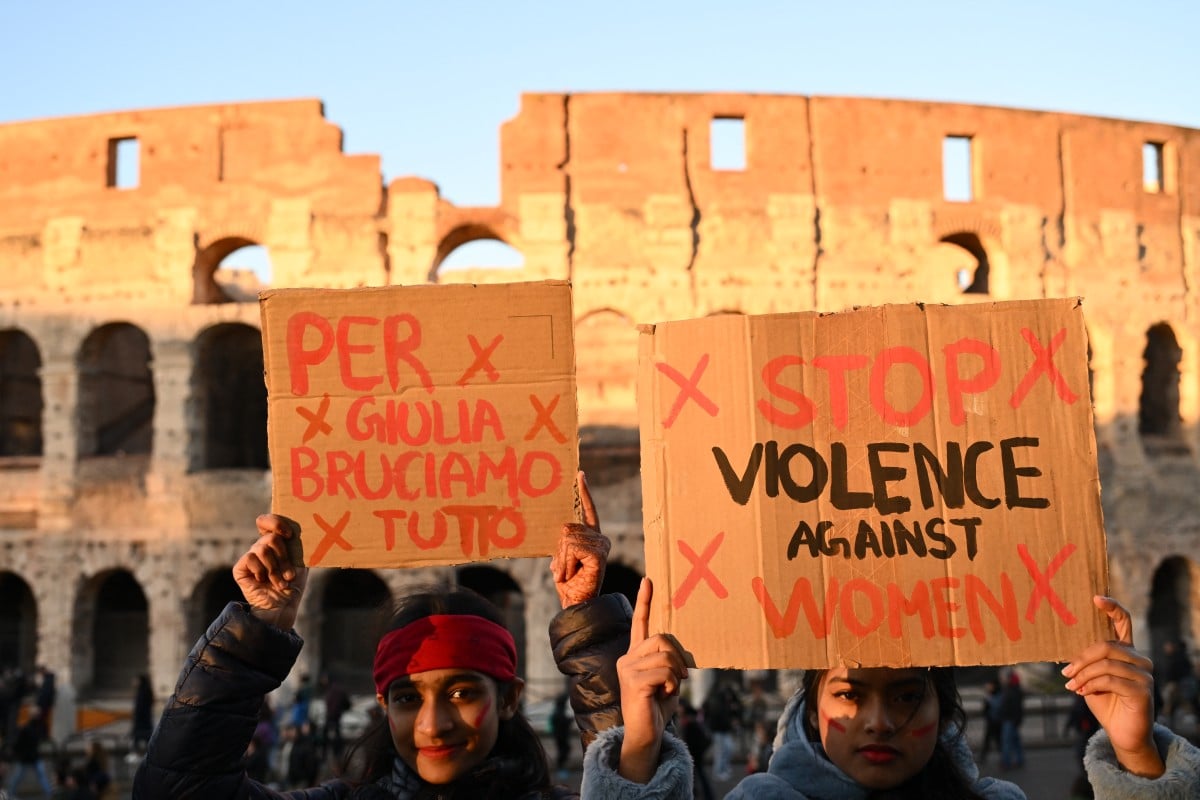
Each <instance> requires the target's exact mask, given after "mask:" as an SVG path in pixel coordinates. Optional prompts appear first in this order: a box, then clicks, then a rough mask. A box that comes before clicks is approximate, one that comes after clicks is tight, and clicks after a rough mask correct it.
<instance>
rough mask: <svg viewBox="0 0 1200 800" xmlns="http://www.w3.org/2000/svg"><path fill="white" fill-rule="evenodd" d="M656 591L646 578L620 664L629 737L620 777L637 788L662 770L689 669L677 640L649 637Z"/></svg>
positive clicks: (621, 763) (626, 742) (626, 736)
mask: <svg viewBox="0 0 1200 800" xmlns="http://www.w3.org/2000/svg"><path fill="white" fill-rule="evenodd" d="M653 596H654V587H653V586H652V585H651V583H650V579H649V578H642V585H641V586H640V587H638V596H637V604H636V605H635V606H634V609H633V625H632V627H631V628H630V630H629V651H628V652H627V653H625V655H623V656H621V657H620V658H618V659H617V677H618V679H619V680H620V683H621V716H622V717H623V718H624V720H625V738H624V739H623V740H622V742H621V762H620V764H619V765H618V766H617V772H618V773H620V775H621V776H622V777H624V778H626V779H627V780H631V781H634V782H635V783H649V782H650V779H651V778H652V777H654V773H655V771H656V770H657V769H658V760H659V755H660V753H661V751H662V735H663V730H664V729H665V728H666V727H667V722H669V721H670V719H671V717H673V716H674V715H675V711H676V710H677V709H678V707H679V687H680V685H681V683H682V681H683V680H684V679H685V678H687V675H688V670H687V666H686V664H685V663H684V657H683V652H682V651H681V650H680V649H679V646H678V645H677V644H676V643H675V641H674V640H673V639H671V638H669V637H667V636H664V635H663V634H661V633H658V634H655V635H654V636H651V635H650V601H651V599H652V598H653Z"/></svg>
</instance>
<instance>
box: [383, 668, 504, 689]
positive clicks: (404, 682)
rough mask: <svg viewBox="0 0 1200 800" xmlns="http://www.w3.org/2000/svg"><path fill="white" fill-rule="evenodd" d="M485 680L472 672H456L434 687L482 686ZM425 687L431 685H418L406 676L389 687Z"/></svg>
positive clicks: (441, 679)
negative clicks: (449, 685)
mask: <svg viewBox="0 0 1200 800" xmlns="http://www.w3.org/2000/svg"><path fill="white" fill-rule="evenodd" d="M483 680H484V679H483V678H482V677H480V676H479V675H476V674H474V673H471V672H455V673H452V674H450V675H447V676H446V677H444V678H439V679H438V680H437V681H435V682H433V684H432V685H434V686H445V685H447V684H450V683H472V684H481V683H483ZM425 685H429V683H428V682H426V681H422V682H420V683H418V682H417V681H414V680H413V679H412V677H411V676H409V675H405V676H404V677H403V678H397V679H396V680H395V681H393V682H392V685H391V687H389V688H392V689H407V688H409V687H413V686H425Z"/></svg>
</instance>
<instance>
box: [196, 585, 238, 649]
mask: <svg viewBox="0 0 1200 800" xmlns="http://www.w3.org/2000/svg"><path fill="white" fill-rule="evenodd" d="M244 600H245V598H244V597H243V596H242V590H241V588H239V587H238V585H237V581H235V580H234V579H233V566H232V565H230V566H228V567H221V568H219V569H212V570H209V571H208V572H207V573H205V575H204V577H203V578H201V579H200V582H199V583H197V584H196V588H195V589H194V590H193V591H192V598H191V602H190V603H189V604H188V621H187V622H188V627H187V644H188V646H191V644H192V642H195V641H197V640H198V639H199V638H200V637H201V636H202V635H203V634H204V632H205V631H206V630H208V626H209V623H211V622H212V621H213V620H214V619H216V618H217V617H218V616H220V614H221V612H222V611H224V610H225V606H227V605H228V604H230V603H240V602H243V601H244Z"/></svg>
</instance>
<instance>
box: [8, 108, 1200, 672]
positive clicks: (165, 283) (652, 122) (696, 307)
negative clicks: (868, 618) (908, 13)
mask: <svg viewBox="0 0 1200 800" xmlns="http://www.w3.org/2000/svg"><path fill="white" fill-rule="evenodd" d="M714 117H740V118H742V119H743V120H744V131H745V156H746V168H745V169H744V170H740V171H729V170H714V169H712V168H711V167H710V162H709V131H710V128H709V126H710V123H711V121H712V120H713V118H714ZM947 136H970V137H972V142H973V145H972V146H973V156H974V163H973V168H972V175H973V182H974V197H973V199H972V200H971V201H970V202H950V201H947V200H945V199H944V197H943V191H942V154H941V148H942V142H943V139H944V137H947ZM123 137H137V139H138V141H139V143H140V180H139V184H138V186H137V187H136V188H132V189H116V188H111V187H109V186H108V185H107V183H108V172H109V142H110V140H113V139H118V138H123ZM500 137H501V165H500V177H501V193H500V197H501V201H500V204H499V205H498V206H497V207H494V208H459V207H455V206H454V205H452V204H451V203H449V202H447V201H446V200H445V199H443V198H441V197H440V196H439V194H438V191H437V187H436V185H435V184H434V183H432V182H430V181H428V180H424V179H420V178H399V179H396V180H393V181H391V182H390V184H389V185H387V186H386V187H385V186H384V185H383V181H382V177H381V175H380V170H379V159H378V158H377V157H375V156H360V155H347V154H344V153H343V152H342V151H341V139H342V137H341V132H340V130H339V129H338V128H337V127H336V126H335V125H333V124H331V123H330V122H329V121H327V120H326V119H325V118H324V117H323V114H322V110H321V105H320V103H319V102H318V101H316V100H301V101H289V102H273V103H247V104H234V105H220V106H205V107H196V108H176V109H147V110H139V111H131V112H123V113H114V114H103V115H94V116H87V117H78V118H70V119H55V120H44V121H35V122H26V123H17V124H9V125H3V126H0V330H19V331H22V332H24V333H25V334H27V335H28V336H29V337H31V338H32V340H33V341H34V342H35V343H36V345H37V348H38V352H39V355H40V359H41V367H40V375H41V380H42V390H43V396H44V409H45V410H44V414H43V423H42V435H43V440H44V445H43V452H42V455H41V456H40V457H34V458H29V457H23V458H10V459H7V460H6V463H4V464H2V465H0V467H3V468H2V469H0V526H3V527H2V528H0V570H3V571H7V572H9V573H12V574H15V575H16V576H18V577H19V579H20V580H21V581H23V582H24V583H25V584H27V585H28V586H29V588H30V589H31V591H32V593H33V596H34V598H35V600H36V603H37V641H36V657H37V660H38V661H41V662H45V663H48V664H51V665H53V666H54V667H56V668H57V669H58V671H59V673H60V676H61V679H62V680H64V681H67V682H68V683H69V684H71V685H73V686H75V687H76V688H78V689H80V690H81V691H83V692H85V693H86V691H87V687H88V684H89V680H90V675H91V653H92V650H91V642H90V639H89V637H90V635H91V634H90V628H89V627H88V622H87V620H88V619H89V617H88V614H89V613H90V611H89V610H88V609H89V603H90V602H91V601H92V600H93V599H94V594H95V591H96V586H97V585H98V579H99V578H102V577H103V576H104V575H105V574H106V571H108V570H112V569H117V568H120V569H126V570H129V571H130V572H132V574H133V575H134V577H135V578H136V579H137V581H138V582H139V583H140V585H141V586H142V587H143V589H144V590H145V593H146V597H147V602H148V605H149V609H150V612H149V618H150V627H151V636H150V644H149V656H148V658H149V669H150V671H151V673H152V675H153V679H154V682H155V685H156V687H157V688H158V690H159V691H160V692H162V691H165V690H166V689H167V688H168V687H169V685H170V683H171V681H172V680H173V678H174V675H175V672H176V669H177V666H178V663H179V659H180V657H181V656H182V653H183V652H184V650H185V649H186V646H187V638H188V637H189V636H190V635H191V634H192V630H191V629H190V628H189V625H190V624H191V623H189V622H188V620H189V615H190V616H191V617H194V616H195V613H196V612H195V604H196V603H197V602H198V601H197V599H196V598H195V597H194V596H193V591H194V589H195V588H196V587H197V586H198V585H199V584H200V583H201V582H202V581H204V580H205V579H206V576H209V575H211V574H212V573H213V571H214V570H223V569H226V568H227V567H228V565H229V564H230V563H232V561H233V560H234V558H235V557H236V555H237V554H238V553H239V552H240V550H241V549H242V548H243V547H244V545H245V542H246V541H247V536H248V535H249V533H250V530H251V527H250V526H251V524H252V522H251V520H252V517H253V516H254V514H256V513H258V512H259V511H261V510H263V509H266V508H267V507H268V505H269V475H268V474H267V473H264V472H262V471H255V470H236V471H220V470H217V471H204V470H197V469H195V463H196V453H197V448H198V447H201V446H202V445H201V444H200V443H201V442H202V440H203V432H204V431H203V428H204V424H205V423H204V419H203V417H202V415H201V414H200V412H199V411H198V410H197V401H198V397H197V391H198V390H197V388H196V387H197V383H196V377H195V371H196V367H197V358H198V356H197V342H198V341H200V340H201V339H202V336H203V334H204V332H205V331H207V330H210V329H211V328H212V327H213V326H215V325H219V324H240V325H246V326H250V327H257V325H258V309H257V306H256V304H254V303H253V302H240V303H238V302H232V303H229V302H226V303H211V302H208V301H211V300H213V299H218V297H219V295H218V294H216V293H215V292H216V289H215V283H214V281H213V274H214V270H215V268H216V266H217V264H218V262H219V261H220V260H221V258H222V257H224V256H225V255H226V254H228V253H229V252H231V251H232V250H234V249H236V248H237V247H240V246H242V245H244V244H248V243H256V244H261V245H265V246H266V247H267V248H269V250H270V253H271V257H272V265H273V282H274V285H278V286H283V285H295V286H328V287H351V286H364V285H382V284H388V283H392V284H399V283H423V282H427V281H430V280H445V281H463V280H478V281H485V280H486V281H494V280H523V279H543V278H569V279H570V280H571V281H572V282H573V284H574V287H575V314H576V318H577V320H578V325H577V345H578V348H579V358H578V372H579V389H580V400H579V403H580V418H581V421H582V423H583V424H584V425H585V426H596V427H595V428H594V430H595V431H596V433H595V434H594V435H592V436H591V438H590V439H589V441H594V442H596V443H598V444H597V446H596V447H595V448H585V452H584V456H583V458H584V463H585V465H588V464H591V465H592V466H593V467H594V469H595V471H596V473H597V474H596V477H595V480H594V484H595V485H596V490H597V494H598V495H599V496H600V501H601V503H602V508H603V510H604V513H605V519H606V522H607V524H608V528H609V530H610V532H611V533H612V534H613V535H614V537H615V538H616V540H617V546H616V548H615V550H614V560H617V561H620V562H622V563H624V564H626V565H629V566H632V567H634V568H635V569H640V567H641V553H640V549H641V548H640V540H639V534H638V531H639V518H640V490H639V487H638V483H637V478H636V471H631V470H630V468H629V465H630V464H631V463H632V461H633V460H634V459H635V458H636V454H635V452H633V451H631V450H630V448H629V444H628V442H629V436H628V433H629V430H630V429H631V428H632V427H633V426H635V425H636V415H635V397H634V372H635V367H636V327H635V326H636V324H638V323H645V322H653V321H658V320H665V319H679V318H687V317H694V316H701V315H706V314H714V313H723V312H746V313H764V312H774V311H789V310H804V309H814V308H815V309H823V310H837V309H841V308H845V307H848V306H851V305H863V304H875V303H884V302H905V301H917V300H920V301H926V302H945V303H961V302H977V301H980V300H986V299H1015V298H1029V297H1047V296H1063V295H1082V296H1083V297H1084V298H1085V309H1086V316H1087V321H1088V325H1089V330H1090V334H1091V337H1092V350H1093V360H1092V369H1093V374H1094V396H1095V408H1096V417H1097V436H1098V440H1099V443H1100V450H1101V462H1102V481H1103V488H1104V502H1105V513H1106V518H1107V525H1108V528H1109V532H1110V541H1109V544H1110V551H1111V555H1112V573H1113V574H1112V577H1113V590H1114V592H1115V593H1116V594H1117V595H1118V596H1120V597H1121V598H1123V599H1124V600H1125V601H1126V602H1127V603H1128V604H1129V605H1130V606H1131V608H1132V609H1133V610H1134V612H1135V614H1136V615H1137V616H1138V618H1139V620H1141V621H1142V622H1141V625H1140V628H1141V630H1140V631H1139V635H1141V636H1143V638H1144V637H1145V635H1147V634H1148V631H1147V630H1146V628H1147V624H1146V614H1147V611H1148V608H1149V602H1150V601H1149V594H1148V593H1149V587H1150V585H1151V579H1152V576H1153V575H1154V573H1155V570H1156V569H1157V568H1158V567H1159V566H1160V565H1161V564H1162V563H1163V561H1164V559H1167V558H1169V557H1171V556H1179V555H1183V556H1185V557H1189V558H1190V556H1189V555H1188V554H1191V553H1192V552H1194V550H1195V543H1196V541H1197V530H1198V528H1200V525H1198V523H1197V522H1196V520H1197V519H1200V513H1198V512H1200V500H1198V493H1197V492H1196V491H1195V488H1194V487H1195V485H1196V480H1197V478H1200V474H1198V473H1197V468H1196V463H1195V453H1196V447H1197V437H1196V431H1197V417H1198V405H1200V397H1198V391H1197V390H1198V387H1200V361H1198V359H1197V345H1198V344H1200V331H1198V330H1197V318H1198V317H1197V311H1198V308H1197V294H1196V289H1195V287H1196V286H1197V280H1198V276H1197V263H1198V259H1200V182H1197V181H1196V180H1195V178H1194V177H1190V176H1194V175H1196V174H1200V131H1196V130H1190V129H1184V128H1178V127H1171V126H1164V125H1158V124H1150V123H1141V122H1130V121H1122V120H1110V119H1100V118H1091V117H1083V116H1078V115H1067V114H1054V113H1046V112H1034V111H1022V110H1013V109H999V108H988V107H979V106H970V105H958V104H937V103H920V102H905V101H895V100H865V99H854V98H834V97H797V96H765V95H723V94H712V95H709V94H679V95H666V94H662V95H653V94H644V95H643V94H584V95H562V94H531V95H526V96H524V97H523V98H522V103H521V110H520V112H519V113H518V114H517V116H516V117H514V118H513V119H511V120H508V121H507V122H505V123H504V124H503V125H502V126H501V128H500ZM1146 142H1156V143H1161V144H1162V146H1163V153H1164V175H1163V177H1164V180H1165V183H1164V185H1163V187H1162V191H1148V190H1147V188H1146V187H1145V186H1143V174H1142V173H1143V171H1142V148H1143V145H1144V143H1146ZM434 177H436V176H434ZM478 238H498V239H502V240H504V241H506V242H508V243H509V244H511V245H512V246H514V247H516V248H517V249H518V250H520V251H521V253H522V254H523V256H524V267H523V268H521V269H518V270H506V271H495V270H491V271H477V270H468V271H463V272H453V273H449V272H446V273H439V272H438V266H439V264H440V263H441V261H442V260H443V259H444V257H445V256H446V255H447V254H448V253H449V252H450V251H451V250H452V249H453V248H454V247H455V246H457V245H459V244H462V243H465V242H469V241H471V240H474V239H478ZM964 241H969V242H974V243H976V245H977V246H978V248H980V249H981V250H982V251H984V252H986V257H987V260H988V264H989V268H990V280H989V289H990V291H989V293H988V294H986V295H979V294H963V293H962V292H961V290H960V288H959V285H958V283H957V275H958V273H959V271H960V270H963V269H966V270H971V269H973V268H974V267H975V264H976V258H975V256H972V255H971V254H970V253H968V251H967V250H966V249H963V247H960V246H958V245H957V244H955V243H954V242H960V243H961V242H964ZM226 278H228V276H225V275H223V276H222V279H226ZM230 291H232V290H230ZM243 295H244V296H247V297H252V294H248V293H246V292H245V291H243ZM113 322H129V323H133V324H134V325H136V326H138V327H139V328H140V329H141V330H142V331H143V332H144V333H145V334H146V336H147V338H148V340H149V345H150V359H151V364H150V369H151V371H152V374H153V387H154V392H155V397H156V406H155V411H154V417H153V447H152V449H151V452H150V453H148V454H145V455H141V456H132V455H130V456H124V457H122V456H120V455H115V456H107V457H105V458H106V459H107V460H104V459H100V460H97V459H93V458H90V457H85V456H81V452H83V451H81V450H80V445H79V439H80V436H81V428H80V424H79V413H78V412H79V408H80V403H81V400H80V387H81V381H80V365H79V360H78V355H79V353H80V348H81V346H82V345H83V342H84V341H85V340H86V338H87V337H88V335H89V334H90V333H92V332H93V331H95V330H96V329H97V328H99V327H100V326H102V325H106V324H109V323H113ZM1158 323H1167V324H1169V325H1170V327H1171V330H1172V331H1173V333H1174V335H1175V337H1176V339H1177V341H1178V343H1179V345H1180V349H1181V350H1182V357H1181V361H1180V364H1179V368H1180V373H1181V380H1180V383H1179V387H1178V393H1179V414H1180V417H1181V426H1180V431H1181V432H1180V434H1179V435H1178V436H1175V437H1173V440H1172V441H1173V443H1169V446H1166V447H1160V446H1158V443H1157V442H1149V443H1148V442H1147V441H1145V440H1144V438H1143V437H1141V436H1139V434H1138V409H1139V403H1140V401H1141V392H1142V371H1143V369H1144V366H1145V361H1144V355H1143V353H1144V350H1145V348H1146V334H1147V331H1148V330H1149V329H1150V328H1151V326H1153V325H1156V324H1158ZM610 426H611V427H610ZM606 443H607V444H606ZM608 445H612V446H611V447H609V446H608ZM1148 445H1152V446H1148ZM498 568H499V569H501V570H503V571H506V572H508V573H510V574H511V575H513V576H514V577H515V578H516V579H517V580H518V581H519V582H520V584H521V585H522V586H523V588H524V590H525V592H526V600H525V614H526V621H527V628H528V630H529V631H531V632H533V633H531V634H530V637H531V646H530V647H529V652H528V658H529V674H530V676H531V677H532V678H533V679H534V680H535V682H536V681H541V682H542V683H541V684H540V685H541V686H543V687H549V686H553V684H554V679H553V676H554V674H555V673H554V671H553V667H552V665H551V664H550V663H549V659H548V654H546V653H545V652H544V648H542V647H540V646H539V645H538V642H540V636H541V634H540V632H539V631H540V630H541V629H542V628H543V627H544V624H545V622H546V620H547V619H548V618H549V616H550V614H551V613H552V612H553V605H554V602H553V592H552V591H551V590H550V587H549V584H548V583H547V579H546V576H545V569H544V565H542V564H537V563H528V564H514V563H499V564H498ZM1186 570H1187V571H1190V572H1191V573H1192V575H1193V579H1192V581H1191V585H1192V586H1194V587H1200V580H1196V577H1200V576H1196V575H1195V567H1194V566H1193V565H1192V563H1191V561H1190V560H1188V561H1186ZM382 577H383V578H384V580H385V581H386V582H387V583H388V585H389V586H391V587H392V588H393V589H398V588H399V587H401V586H403V585H406V584H408V583H410V582H411V581H410V580H409V579H410V578H411V577H413V576H412V575H407V574H389V575H384V576H382ZM313 584H314V586H313V591H312V595H311V597H310V598H309V602H308V603H307V605H306V609H307V610H306V616H305V617H304V618H302V620H301V625H302V626H303V625H304V624H306V623H307V624H309V625H310V626H311V627H312V629H313V630H315V629H316V627H315V626H316V625H317V624H318V621H319V617H320V598H321V586H322V578H321V577H320V576H318V577H317V578H316V579H315V580H314V581H313ZM1196 591H1200V589H1195V590H1193V594H1194V593H1195V592H1196ZM1195 605H1196V603H1195V598H1194V597H1193V602H1192V606H1193V607H1195ZM1197 626H1200V620H1197V621H1193V620H1192V619H1187V620H1185V621H1184V628H1185V630H1186V631H1187V632H1188V633H1189V634H1194V633H1195V632H1197V630H1198V627H1197ZM304 658H305V659H306V661H305V663H306V664H307V665H309V667H310V669H315V666H316V665H317V664H318V663H320V658H321V654H320V643H319V642H314V644H313V646H311V647H310V648H309V649H307V650H306V651H305V656H304ZM534 685H535V686H537V685H539V684H537V683H535V684H534Z"/></svg>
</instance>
